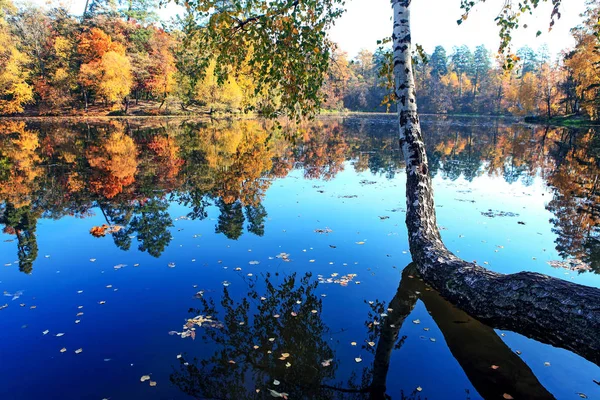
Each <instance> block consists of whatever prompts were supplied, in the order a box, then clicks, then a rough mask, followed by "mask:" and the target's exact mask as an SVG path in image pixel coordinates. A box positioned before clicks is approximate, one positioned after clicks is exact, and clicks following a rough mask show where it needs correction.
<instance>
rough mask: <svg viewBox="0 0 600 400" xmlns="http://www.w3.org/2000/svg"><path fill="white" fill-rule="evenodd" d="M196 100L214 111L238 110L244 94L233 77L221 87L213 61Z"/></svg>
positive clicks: (200, 85)
mask: <svg viewBox="0 0 600 400" xmlns="http://www.w3.org/2000/svg"><path fill="white" fill-rule="evenodd" d="M196 99H197V100H198V101H200V102H202V103H204V104H206V105H208V106H209V107H211V108H212V109H217V110H219V109H223V110H236V109H239V108H240V107H241V105H242V101H243V92H242V88H241V87H240V86H239V85H238V83H237V82H236V80H235V79H234V78H233V77H229V80H228V81H227V82H225V83H223V84H222V85H219V82H218V80H217V77H216V76H215V62H214V61H213V62H211V63H210V65H209V66H208V68H207V69H206V73H205V76H204V79H203V80H202V82H201V83H200V84H199V85H198V87H197V89H196Z"/></svg>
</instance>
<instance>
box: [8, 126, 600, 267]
mask: <svg viewBox="0 0 600 400" xmlns="http://www.w3.org/2000/svg"><path fill="white" fill-rule="evenodd" d="M423 124H424V129H425V132H426V135H425V138H426V142H427V148H428V149H429V153H428V157H429V160H430V171H431V174H432V175H433V176H438V175H439V176H441V177H442V178H443V179H450V180H456V179H458V178H459V177H462V178H464V179H466V180H467V181H472V180H473V179H475V177H477V176H481V175H492V176H499V177H500V176H501V177H503V179H504V180H505V181H506V182H509V183H514V182H517V181H520V182H522V183H523V184H525V185H528V184H531V183H532V182H533V178H534V177H535V176H538V175H539V176H541V177H543V178H544V179H545V180H546V182H547V183H548V184H549V185H550V186H551V187H552V190H553V197H552V199H551V200H550V201H548V203H547V209H548V210H549V211H551V212H552V213H553V214H554V217H553V218H552V220H551V223H552V224H553V225H554V232H555V233H556V235H557V239H556V247H557V250H558V251H559V253H560V254H561V256H563V257H565V258H566V259H569V260H572V262H571V263H570V264H565V265H566V266H571V267H572V268H583V269H585V268H588V267H589V268H591V269H593V270H594V271H596V272H600V240H599V236H600V231H599V229H598V226H599V225H600V209H599V207H598V204H599V203H598V200H599V198H598V196H599V195H598V185H599V183H598V176H599V168H600V161H599V160H600V157H598V155H599V152H600V140H599V139H598V136H597V133H596V132H595V131H594V130H571V129H566V128H533V127H527V126H522V125H514V124H506V123H500V122H498V121H487V120H482V121H479V122H477V121H475V122H474V121H473V120H464V121H462V120H460V119H458V120H457V119H453V120H446V119H443V118H436V119H429V120H428V119H426V120H425V121H424V123H423ZM288 133H289V132H286V131H285V129H284V131H283V132H281V131H274V130H273V129H272V126H270V125H269V124H268V123H266V122H262V121H234V122H232V121H220V122H185V123H182V122H172V121H171V122H164V121H162V122H153V123H140V124H138V125H134V124H132V123H127V122H119V121H115V122H111V123H94V124H83V123H77V124H72V125H68V124H54V123H41V124H37V123H28V124H26V123H24V122H14V121H10V122H6V121H5V122H2V125H0V142H1V143H0V223H1V224H2V225H3V226H4V232H5V233H8V234H11V235H14V238H15V241H16V242H17V255H18V258H19V264H20V269H21V270H22V271H23V272H26V273H30V272H31V271H32V269H33V266H34V262H35V259H36V257H37V244H36V226H37V220H38V219H39V218H52V219H59V218H61V217H63V216H68V215H70V216H76V217H79V218H86V217H89V216H91V215H94V214H96V213H99V214H101V215H102V216H103V218H104V221H105V222H104V225H103V226H100V227H96V229H94V227H93V226H90V229H91V231H92V232H93V233H94V232H95V234H96V235H98V236H102V234H104V235H110V236H112V238H113V240H114V242H115V245H116V246H117V247H118V248H120V249H123V250H128V249H130V248H131V247H132V246H136V247H137V248H138V249H139V250H141V251H146V252H148V253H149V254H151V255H153V256H155V257H158V256H160V255H161V254H162V252H163V251H164V250H165V248H166V247H168V246H169V243H170V241H171V239H172V234H171V232H170V228H172V226H173V218H174V217H173V216H171V215H170V214H169V212H168V211H167V209H168V206H169V204H170V203H171V202H177V203H180V204H182V205H184V206H186V207H189V208H190V209H191V211H190V212H189V214H187V215H186V216H184V218H189V219H196V220H203V219H206V217H207V212H206V209H207V207H209V206H212V205H215V206H217V207H218V209H219V211H220V215H219V217H218V220H217V222H216V224H215V231H216V232H217V233H221V234H224V235H225V236H227V237H228V238H230V239H233V240H235V239H238V238H239V237H240V236H241V235H243V234H244V232H247V233H250V234H254V235H258V236H262V235H263V234H264V230H265V221H266V219H267V216H268V210H267V209H265V207H264V206H263V205H262V201H263V198H264V195H265V192H266V191H267V189H268V188H269V187H270V186H271V185H272V183H273V181H274V180H275V179H277V178H281V177H284V176H286V175H287V174H288V173H289V172H290V171H292V170H294V169H301V170H302V171H303V175H304V177H305V178H308V179H323V180H328V179H331V178H333V177H335V176H336V175H337V174H338V173H339V172H340V171H342V170H343V169H344V166H345V165H347V164H346V162H347V161H349V162H350V165H352V167H353V168H354V170H355V171H357V172H361V171H366V170H369V171H370V172H372V173H374V174H380V175H384V176H386V177H388V178H393V177H394V176H395V174H396V173H398V172H399V170H400V169H401V168H402V161H401V156H400V154H399V152H398V151H397V143H396V140H395V124H394V121H393V119H389V120H387V119H385V118H383V119H361V118H348V119H345V120H341V119H323V120H320V121H317V122H315V123H312V124H309V125H306V126H304V127H302V128H301V129H299V130H298V131H295V132H294V133H295V135H294V136H293V137H292V136H291V135H289V134H288ZM582 266H583V267H582Z"/></svg>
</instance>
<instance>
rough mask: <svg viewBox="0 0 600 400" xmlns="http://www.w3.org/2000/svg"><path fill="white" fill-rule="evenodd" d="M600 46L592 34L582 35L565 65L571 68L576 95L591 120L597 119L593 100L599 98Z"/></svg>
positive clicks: (596, 107) (596, 108) (596, 110)
mask: <svg viewBox="0 0 600 400" xmlns="http://www.w3.org/2000/svg"><path fill="white" fill-rule="evenodd" d="M599 45H600V43H599V41H598V38H596V36H594V35H593V34H586V35H584V36H583V37H582V38H581V39H580V41H579V43H578V44H577V48H576V51H575V52H574V54H573V56H572V57H571V58H570V59H567V60H566V62H565V64H566V65H567V66H568V67H569V68H571V69H572V70H573V72H574V75H575V80H576V82H577V86H576V90H577V95H578V96H580V97H581V98H582V99H583V100H584V101H583V102H582V106H583V108H584V109H585V110H586V112H587V113H588V115H589V116H590V117H591V118H592V119H597V118H598V117H599V115H598V106H597V104H594V99H597V98H598V97H600V67H599V65H600V51H599V50H598V46H599Z"/></svg>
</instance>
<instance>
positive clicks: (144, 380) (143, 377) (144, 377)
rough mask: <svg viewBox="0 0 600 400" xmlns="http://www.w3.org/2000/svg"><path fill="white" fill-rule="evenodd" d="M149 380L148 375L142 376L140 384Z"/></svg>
mask: <svg viewBox="0 0 600 400" xmlns="http://www.w3.org/2000/svg"><path fill="white" fill-rule="evenodd" d="M149 380H150V375H143V376H142V377H141V378H140V382H146V381H149Z"/></svg>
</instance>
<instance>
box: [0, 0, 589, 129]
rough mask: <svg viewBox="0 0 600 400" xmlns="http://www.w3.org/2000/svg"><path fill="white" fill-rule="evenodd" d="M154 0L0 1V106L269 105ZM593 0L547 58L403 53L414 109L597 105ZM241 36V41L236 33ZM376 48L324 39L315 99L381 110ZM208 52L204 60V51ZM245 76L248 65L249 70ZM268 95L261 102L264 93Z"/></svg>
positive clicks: (532, 109) (527, 111)
mask: <svg viewBox="0 0 600 400" xmlns="http://www.w3.org/2000/svg"><path fill="white" fill-rule="evenodd" d="M157 7H158V2H157V0H130V1H127V2H116V1H115V0H90V1H89V2H88V6H87V9H86V11H85V13H84V15H83V16H81V17H75V16H72V15H70V14H69V12H68V11H67V10H66V9H65V8H62V7H60V6H59V7H54V8H39V7H35V6H31V5H27V6H23V7H20V8H16V7H15V6H14V5H13V4H12V2H11V0H0V114H15V113H22V112H24V111H33V112H35V113H40V114H54V115H60V114H66V113H71V114H73V113H75V114H77V113H81V112H84V111H87V110H89V109H90V107H97V108H100V109H102V110H104V111H105V112H106V111H109V110H113V112H114V113H128V112H129V113H131V112H132V108H131V106H133V105H137V104H138V103H139V102H140V100H141V101H142V103H145V104H147V103H148V101H150V103H151V107H146V108H144V109H143V110H142V108H141V107H138V108H136V109H135V110H134V111H133V112H144V113H170V112H173V111H175V109H176V110H187V111H191V112H197V111H205V112H214V111H223V112H236V111H242V110H254V111H257V112H260V111H261V108H262V107H263V104H264V107H267V104H269V106H272V104H273V97H275V102H277V99H276V97H277V94H276V93H275V94H274V93H268V94H267V93H261V92H260V91H258V90H257V89H256V88H257V85H256V82H255V79H256V78H255V77H254V78H253V74H252V73H251V71H250V68H251V67H250V66H249V65H247V64H244V63H242V64H241V65H238V66H237V67H236V68H235V70H234V71H228V74H227V75H228V79H227V80H226V81H225V82H221V81H219V80H218V79H217V77H216V76H218V75H222V74H219V73H218V72H219V69H220V68H223V67H222V66H220V65H217V64H216V63H215V62H214V61H212V62H211V61H210V54H209V55H207V54H204V53H205V52H206V50H205V49H203V48H202V46H201V45H200V43H201V41H200V40H198V39H197V36H198V34H199V32H201V31H199V30H198V27H199V26H201V24H202V21H196V20H194V17H193V14H191V13H190V14H187V15H183V16H181V17H178V18H177V19H174V20H173V21H171V22H169V23H165V22H164V21H163V22H161V21H160V20H159V18H158V16H157V14H156V10H157ZM599 14H600V5H598V4H596V2H594V1H588V4H587V10H586V12H585V14H584V17H585V18H584V22H583V23H582V24H581V25H580V26H578V27H575V28H574V29H573V30H572V32H573V36H574V38H575V40H576V43H577V44H576V47H575V49H574V50H573V51H570V52H568V53H563V54H561V55H560V56H559V57H558V58H557V59H556V60H552V59H551V57H550V55H549V52H548V50H547V48H545V47H543V46H542V47H541V48H539V49H538V50H537V51H534V50H533V49H531V48H530V47H524V48H521V49H519V50H518V51H517V52H516V54H515V55H514V56H511V57H514V59H515V61H516V68H514V69H513V70H511V71H510V72H506V71H505V70H504V69H503V68H502V65H503V64H504V60H502V59H498V58H497V57H494V56H495V53H494V52H492V51H490V50H488V49H486V48H485V47H484V46H483V45H482V46H478V47H477V48H476V49H474V51H471V49H469V48H468V47H466V46H460V47H454V48H453V49H451V50H446V49H444V48H443V47H441V46H438V47H436V48H435V51H434V52H433V53H432V54H430V55H426V57H423V56H422V55H421V56H419V57H416V58H415V62H416V63H415V75H416V81H417V91H418V93H417V94H418V98H419V109H420V111H421V112H427V113H454V114H456V113H477V114H494V115H501V114H502V115H503V114H512V115H521V116H522V115H525V116H526V115H538V116H543V117H547V118H550V117H553V116H556V115H568V114H578V113H582V114H585V115H586V116H588V117H590V118H592V119H596V118H597V117H598V112H599V111H600V24H599V23H598V21H599ZM240 45H242V44H240ZM388 54H389V53H388V52H387V51H386V50H381V49H380V50H377V51H376V52H375V53H371V52H369V51H366V50H363V51H361V52H360V53H359V54H358V55H357V56H356V57H355V58H354V59H351V60H349V59H348V57H347V55H346V54H345V53H342V52H340V51H338V50H335V49H332V51H331V66H330V69H329V72H328V73H327V76H326V77H325V84H324V86H323V88H322V94H323V104H322V107H323V108H324V109H326V110H334V111H342V110H350V111H386V110H387V109H388V106H389V105H390V102H387V103H386V102H383V103H382V100H384V99H388V100H391V101H392V102H393V96H392V97H390V93H389V90H388V89H387V88H386V86H389V85H387V83H388V78H387V77H386V75H387V74H386V72H389V71H390V68H389V60H390V58H389V56H388ZM207 60H209V61H207ZM254 76H255V75H254ZM267 96H269V101H265V100H266V97H267Z"/></svg>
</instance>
